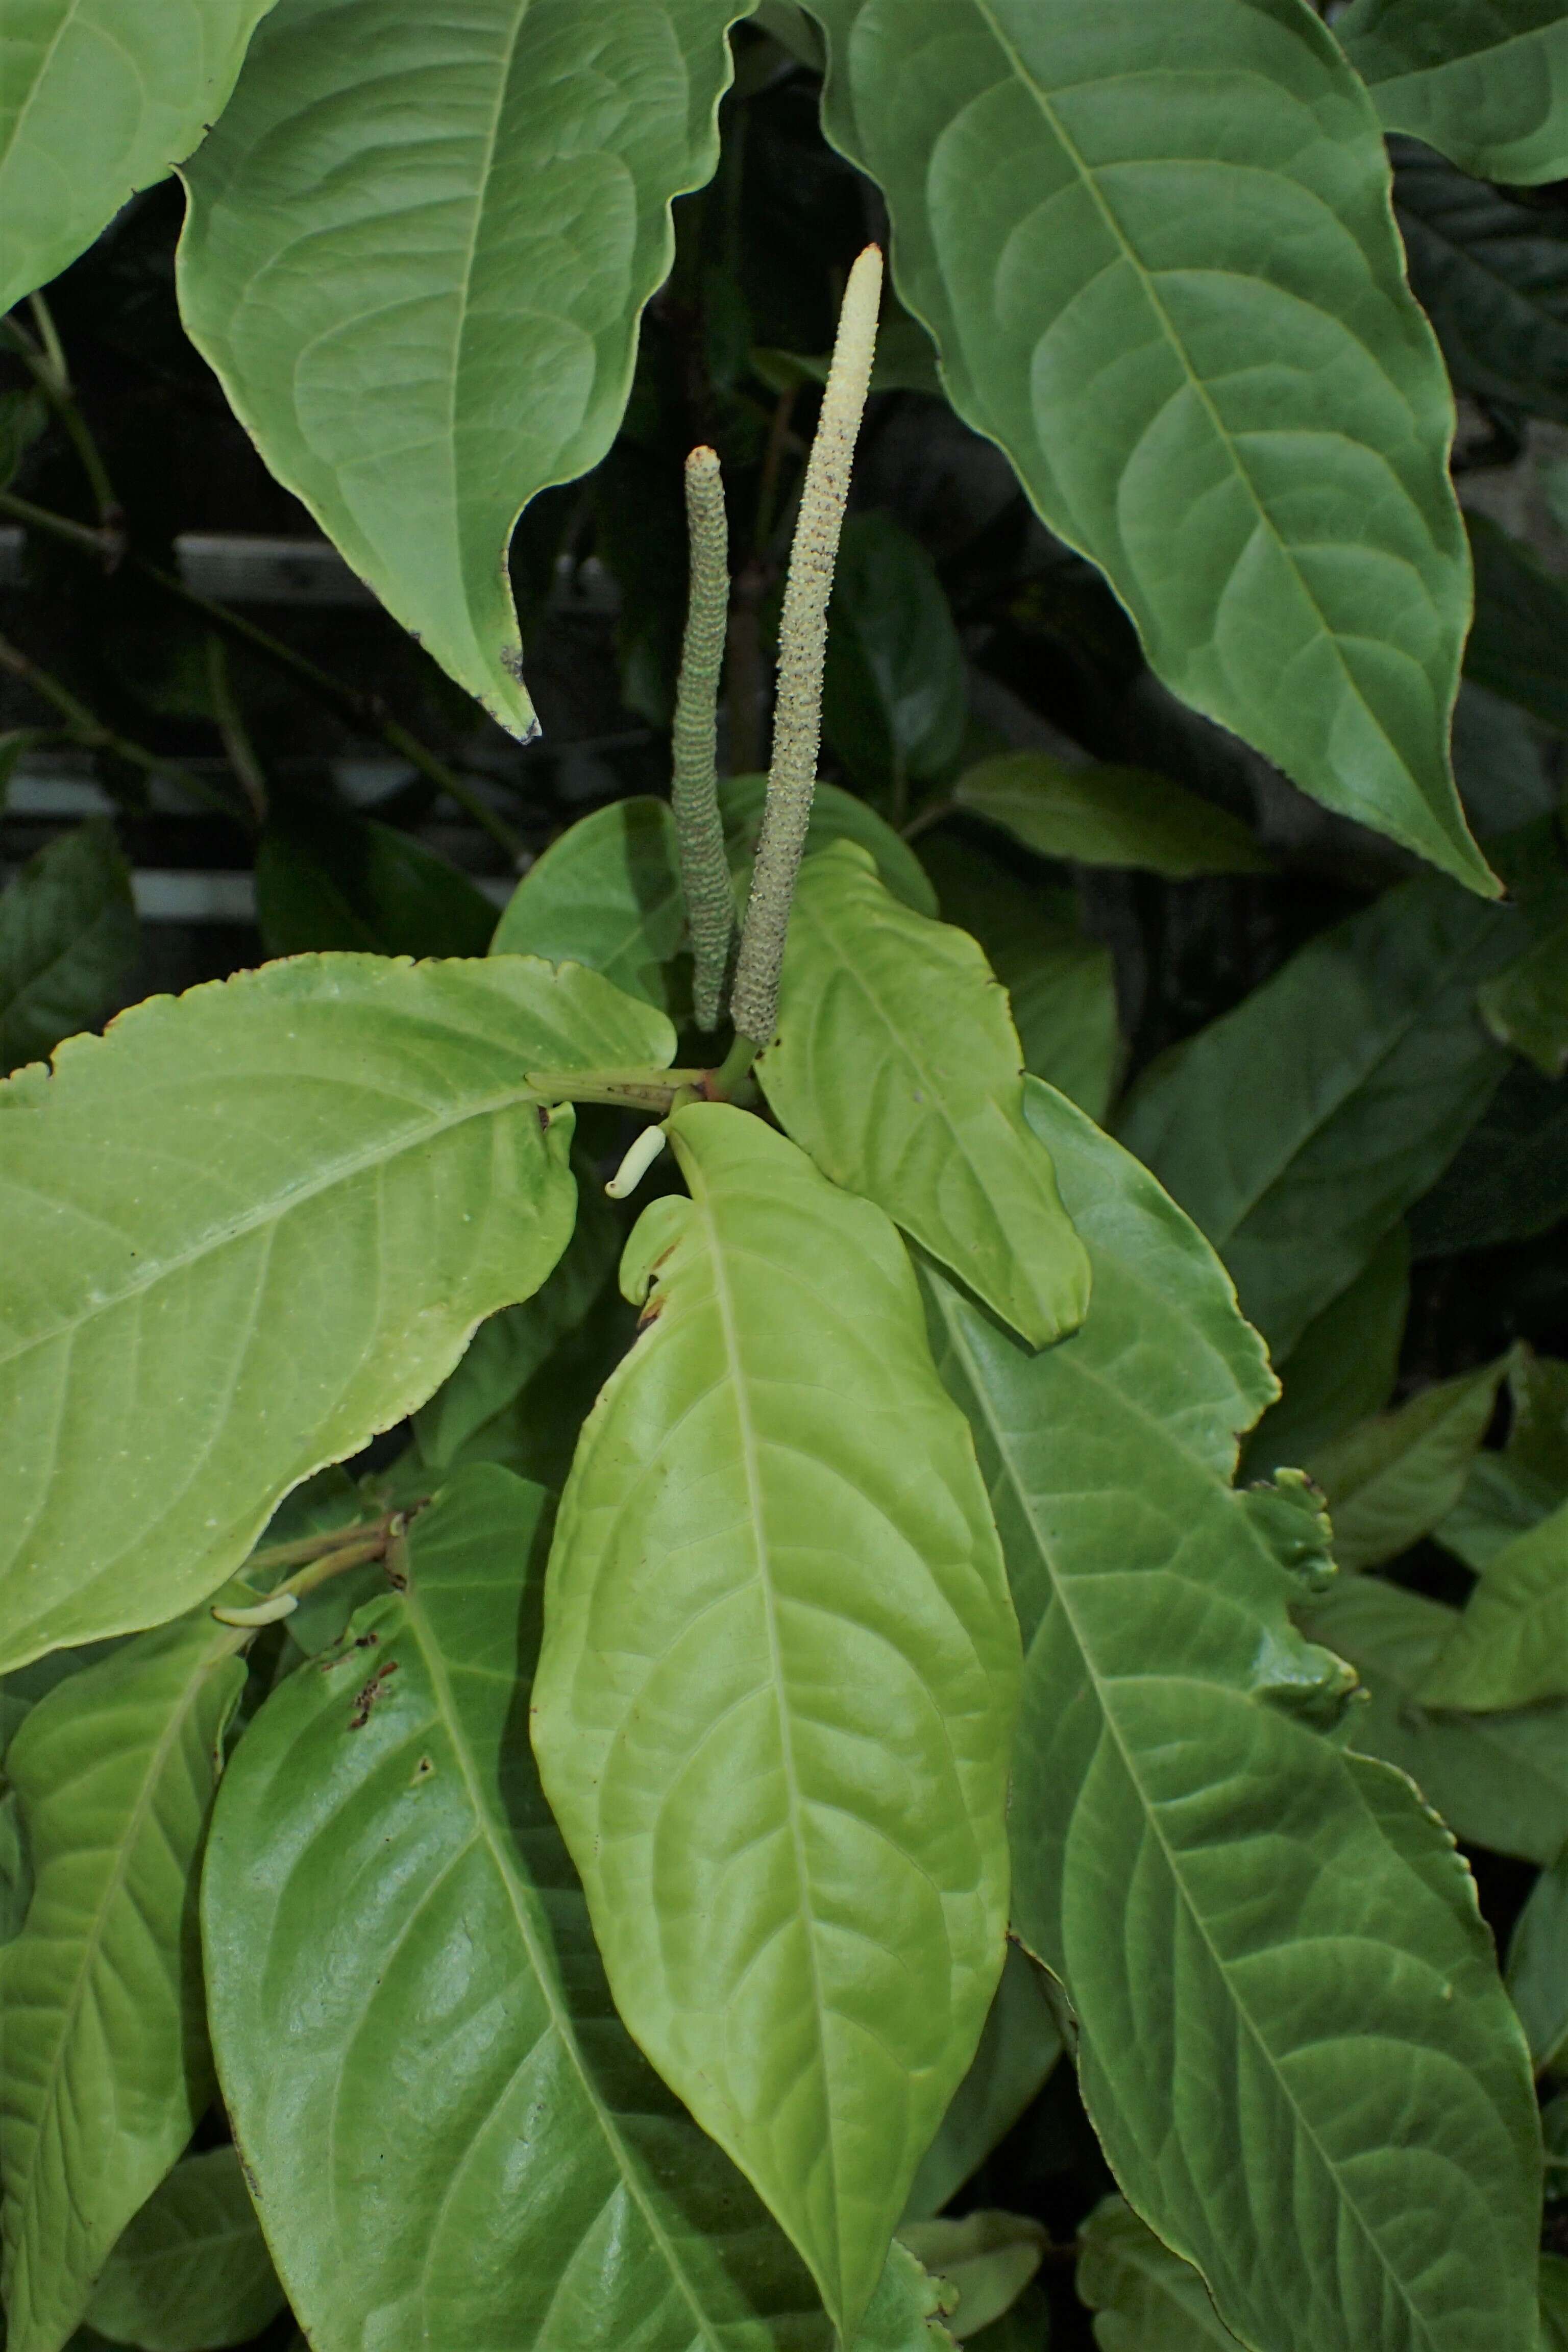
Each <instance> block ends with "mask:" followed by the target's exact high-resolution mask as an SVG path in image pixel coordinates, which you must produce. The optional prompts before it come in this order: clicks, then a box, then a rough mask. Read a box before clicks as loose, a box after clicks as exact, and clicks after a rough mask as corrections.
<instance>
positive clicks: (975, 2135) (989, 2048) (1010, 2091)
mask: <svg viewBox="0 0 1568 2352" xmlns="http://www.w3.org/2000/svg"><path fill="white" fill-rule="evenodd" d="M1061 2052H1062V2042H1061V2035H1060V2033H1059V2032H1058V2030H1057V2022H1056V2020H1055V2018H1054V2017H1053V2016H1052V2014H1051V2009H1050V2004H1049V2002H1048V2001H1047V1999H1046V1996H1045V1991H1044V1989H1043V1977H1042V1972H1041V1970H1040V1969H1038V1968H1037V1966H1036V1964H1035V1962H1034V1961H1033V1960H1031V1959H1030V1958H1028V1956H1027V1954H1026V1953H1024V1952H1021V1951H1020V1950H1019V1949H1018V1947H1017V1946H1016V1944H1009V1945H1008V1947H1007V1959H1006V1964H1005V1967H1004V1969H1003V1970H1002V1981H1001V1983H1000V1984H999V1985H998V1986H997V1988H996V1998H995V2000H994V2001H993V2002H992V2004H991V2014H990V2016H989V2017H988V2018H987V2019H986V2021H985V2031H984V2033H983V2034H982V2035H981V2037H980V2047H979V2049H978V2050H977V2051H976V2052H975V2053H974V2063H973V2065H972V2066H971V2067H970V2070H969V2072H968V2074H966V2075H965V2076H964V2078H963V2082H962V2083H961V2084H959V2086H958V2088H957V2090H956V2091H955V2092H954V2093H953V2095H952V2105H950V2106H949V2108H948V2111H947V2113H946V2115H945V2116H943V2117H942V2129H941V2130H940V2131H939V2132H938V2134H937V2136H936V2137H935V2139H933V2140H932V2142H931V2146H930V2147H928V2148H927V2150H926V2152H925V2154H924V2156H923V2157H922V2158H921V2164H920V2169H919V2171H918V2172H917V2173H916V2174H915V2177H914V2180H913V2183H912V2184H911V2186H910V2194H909V2200H908V2202H907V2203H906V2205H905V2207H904V2218H903V2221H901V2222H900V2225H899V2226H900V2230H901V2231H902V2232H903V2233H904V2235H905V2236H906V2237H907V2236H908V2234H909V2224H910V2222H911V2221H929V2220H930V2219H931V2215H932V2214H933V2213H940V2212H941V2210H942V2207H943V2206H944V2205H945V2204H946V2203H947V2200H948V2199H949V2198H950V2197H952V2195H953V2193H954V2191H955V2190H957V2189H962V2188H963V2184H964V2182H965V2181H966V2180H967V2179H969V2176H970V2174H971V2173H972V2172H974V2171H976V2170H977V2169H978V2168H979V2167H980V2166H981V2165H982V2164H984V2161H985V2159H986V2158H987V2157H988V2156H989V2155H990V2153H991V2151H992V2149H993V2148H994V2147H995V2146H996V2144H997V2142H998V2141H999V2140H1000V2139H1001V2138H1002V2137H1004V2135H1005V2133H1007V2132H1009V2131H1011V2129H1012V2128H1013V2126H1014V2125H1015V2124H1016V2122H1017V2120H1018V2118H1019V2116H1021V2115H1022V2114H1023V2112H1024V2110H1025V2108H1026V2106H1027V2105H1028V2104H1029V2102H1030V2100H1031V2099H1033V2098H1034V2096H1035V2095H1036V2093H1037V2091H1038V2090H1039V2088H1040V2086H1041V2084H1043V2083H1044V2081H1045V2079H1046V2077H1047V2074H1049V2073H1050V2071H1051V2068H1052V2067H1053V2066H1054V2065H1055V2064H1056V2063H1057V2060H1058V2058H1059V2057H1060V2056H1061ZM928 2267H929V2265H928Z"/></svg>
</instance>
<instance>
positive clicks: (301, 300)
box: [179, 0, 747, 734]
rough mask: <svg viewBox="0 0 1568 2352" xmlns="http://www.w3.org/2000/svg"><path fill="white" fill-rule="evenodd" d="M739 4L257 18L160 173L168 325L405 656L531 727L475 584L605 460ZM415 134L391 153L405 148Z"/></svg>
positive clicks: (488, 592) (509, 645)
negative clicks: (176, 200)
mask: <svg viewBox="0 0 1568 2352" xmlns="http://www.w3.org/2000/svg"><path fill="white" fill-rule="evenodd" d="M746 13H747V10H746V5H745V0H595V6H594V8H593V10H592V11H591V12H589V13H587V14H584V11H583V10H582V8H581V7H580V6H578V5H576V0H476V5H470V6H469V7H468V8H467V9H465V10H464V11H463V12H462V13H461V14H460V15H459V16H456V17H452V16H447V15H444V14H441V13H439V12H437V13H436V14H432V12H431V10H430V9H429V7H428V6H426V5H424V0H279V5H277V6H276V7H275V8H274V9H273V10H272V12H271V14H270V15H269V16H268V17H267V18H266V19H265V21H264V23H263V25H262V27H261V31H260V34H259V35H258V38H257V39H256V40H255V41H254V42H253V43H252V45H251V49H250V54H249V56H248V58H247V60H246V68H245V71H244V73H243V74H242V75H241V77H240V80H239V84H238V87H237V89H236V91H235V94H234V97H233V99H232V100H231V101H230V103H229V105H228V107H227V108H226V110H225V112H224V115H223V118H222V120H221V121H220V122H219V123H218V125H217V127H216V131H214V133H213V135H212V136H211V137H210V138H209V139H208V140H207V141H206V142H205V145H204V146H203V147H202V149H201V152H200V153H199V154H198V155H197V156H196V158H195V162H194V163H193V164H192V165H191V167H190V170H189V172H188V173H187V178H188V180H189V184H190V190H191V213H190V218H189V221H188V223H187V226H186V229H185V234H184V240H183V242H182V246H181V250H180V271H179V278H180V301H181V307H182V310H183V311H184V320H185V324H186V326H187V327H188V329H189V331H190V332H191V334H192V335H193V337H194V338H195V341H196V343H197V344H198V345H199V347H200V349H201V351H202V352H203V353H204V355H205V358H206V359H207V360H208V361H209V362H211V364H212V366H213V367H214V368H215V369H216V372H217V374H218V376H219V379H220V380H221V382H222V383H223V386H224V389H225V391H226V393H227V394H228V397H229V399H230V401H231V403H232V404H233V405H234V407H235V409H236V411H237V414H238V415H239V416H240V418H241V420H242V422H243V423H244V424H245V425H246V426H247V429H248V430H249V432H250V433H251V434H252V436H253V437H254V438H255V440H256V442H257V445H258V447H259V448H260V450H261V452H262V455H263V456H264V457H266V459H267V462H268V465H269V466H270V467H272V469H273V471H274V473H276V474H277V475H278V477H279V479H280V480H281V481H283V482H284V483H285V484H286V485H287V486H288V488H290V489H291V490H293V491H294V492H295V493H296V494H297V495H298V496H299V497H300V498H301V499H304V501H305V503H306V505H307V506H308V507H309V508H310V510H311V512H312V513H313V514H314V515H315V516H316V518H317V520H319V521H320V522H321V526H322V528H323V529H324V530H326V531H327V533H328V535H329V536H330V537H331V539H333V540H335V541H336V542H337V544H338V545H339V546H340V547H341V548H342V551H343V553H344V555H345V556H346V557H347V558H348V560H349V562H351V563H352V564H353V567H354V569H355V571H356V572H360V573H361V574H362V575H363V578H365V579H366V580H368V581H369V582H370V583H371V585H372V587H373V588H374V590H375V591H376V593H377V594H378V595H379V596H380V597H381V598H382V599H383V601H384V604H386V605H387V607H388V609H389V610H390V611H391V612H392V613H393V614H395V616H396V617H397V619H398V620H400V621H401V622H402V623H403V624H404V625H405V627H406V628H408V629H411V630H412V631H414V632H415V633H416V635H419V636H420V637H421V638H422V640H423V642H424V644H425V646H426V651H427V652H428V653H430V654H432V655H433V656H435V658H436V659H437V661H438V662H440V663H441V665H442V666H443V667H444V668H446V669H447V670H448V671H449V672H450V673H451V675H452V676H453V677H456V678H457V679H458V682H459V684H461V685H463V686H465V687H467V688H468V691H469V692H470V693H471V694H474V695H476V696H477V697H478V698H479V701H480V702H481V703H483V704H484V706H485V708H486V709H489V711H490V712H491V713H492V714H493V715H494V716H495V717H496V718H497V719H500V722H501V723H502V724H503V725H505V726H508V727H510V729H511V730H513V731H514V732H515V733H518V734H527V733H528V732H530V731H531V730H532V728H533V725H534V720H533V715H532V710H531V705H530V703H529V700H528V697H527V695H526V694H525V692H524V691H523V688H522V684H521V647H520V645H519V639H518V627H517V616H516V614H515V612H514V610H513V606H512V600H511V593H510V587H509V585H508V583H507V577H506V566H505V563H504V562H503V560H502V559H503V557H504V554H505V551H506V547H507V542H508V541H509V540H510V537H511V532H512V528H513V525H514V523H515V521H516V519H517V515H518V513H519V510H520V509H521V508H522V507H524V506H526V505H527V503H528V501H529V500H530V499H531V498H532V497H533V496H534V494H535V493H536V492H537V491H539V490H542V489H543V488H547V487H548V486H549V485H550V484H551V483H554V482H563V481H570V480H571V479H573V478H574V476H576V475H579V474H583V473H585V472H586V471H587V470H588V469H589V467H592V466H594V465H595V464H596V463H597V461H598V460H599V459H600V458H601V457H603V456H604V455H605V451H606V450H607V449H608V447H609V446H610V443H611V441H612V440H613V438H614V436H615V432H616V426H617V425H618V424H619V422H620V418H621V412H622V410H623V409H624V407H625V405H626V394H627V391H628V389H629V387H630V383H631V373H632V363H633V360H634V357H635V352H636V345H637V321H638V318H639V316H640V313H641V310H642V307H643V304H644V303H645V302H646V301H647V298H648V296H649V295H650V294H651V293H652V292H653V290H654V288H655V287H656V286H657V285H658V283H659V280H660V279H661V278H663V277H664V276H665V274H666V272H667V270H668V267H669V262H670V257H671V254H672V251H673V244H674V240H673V236H672V234H671V230H670V222H669V205H670V200H671V198H672V197H674V196H676V195H678V194H680V193H681V191H682V190H683V189H687V188H694V187H697V186H700V184H701V183H702V182H703V181H704V180H705V179H706V178H707V177H708V175H709V173H710V171H711V170H712V168H713V163H714V161H715V158H716V156H717V153H718V134H717V129H716V124H715V114H716V110H717V107H718V101H719V98H720V95H721V92H722V90H723V89H724V88H725V85H726V83H727V81H728V79H729V75H730V53H729V46H728V43H727V41H726V39H725V34H726V32H727V30H728V27H729V26H730V25H731V23H732V22H733V21H734V20H735V19H736V18H737V17H738V16H743V15H745V14H746ZM416 129H417V134H418V135H412V134H413V133H414V131H415V130H416Z"/></svg>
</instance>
